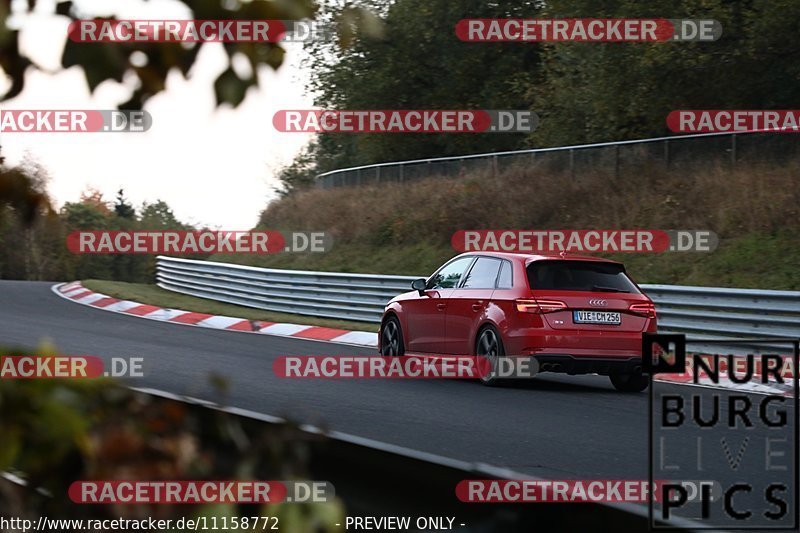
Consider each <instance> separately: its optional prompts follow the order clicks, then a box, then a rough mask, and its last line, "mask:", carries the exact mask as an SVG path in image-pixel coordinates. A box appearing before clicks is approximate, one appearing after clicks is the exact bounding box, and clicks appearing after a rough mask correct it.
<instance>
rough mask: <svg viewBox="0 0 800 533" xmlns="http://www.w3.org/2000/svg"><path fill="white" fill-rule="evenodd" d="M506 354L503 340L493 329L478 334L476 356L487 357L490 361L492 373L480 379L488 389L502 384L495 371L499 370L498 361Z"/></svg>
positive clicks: (486, 329)
mask: <svg viewBox="0 0 800 533" xmlns="http://www.w3.org/2000/svg"><path fill="white" fill-rule="evenodd" d="M505 354H506V350H505V348H504V347H503V339H501V338H500V334H499V333H497V331H496V330H495V329H494V328H493V327H487V328H484V329H482V330H481V332H480V334H478V340H477V341H476V342H475V355H477V356H479V357H486V358H487V359H488V360H489V368H490V369H491V371H490V372H489V373H488V374H486V375H483V376H481V377H480V380H481V383H483V384H484V385H486V386H487V387H495V386H497V385H499V384H500V379H498V378H497V377H496V376H495V373H494V369H495V368H497V361H498V359H499V358H500V357H503V356H504V355H505Z"/></svg>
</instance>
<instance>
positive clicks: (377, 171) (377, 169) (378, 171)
mask: <svg viewBox="0 0 800 533" xmlns="http://www.w3.org/2000/svg"><path fill="white" fill-rule="evenodd" d="M375 182H376V183H378V184H380V182H381V167H375Z"/></svg>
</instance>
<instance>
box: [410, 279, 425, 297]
mask: <svg viewBox="0 0 800 533" xmlns="http://www.w3.org/2000/svg"><path fill="white" fill-rule="evenodd" d="M427 284H428V280H426V279H425V278H419V279H415V280H414V281H412V282H411V288H412V289H414V290H415V291H417V292H418V293H419V295H420V296H423V295H424V294H425V287H426V286H427Z"/></svg>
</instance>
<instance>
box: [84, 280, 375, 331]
mask: <svg viewBox="0 0 800 533" xmlns="http://www.w3.org/2000/svg"><path fill="white" fill-rule="evenodd" d="M82 283H83V286H84V287H86V288H87V289H90V290H93V291H95V292H100V293H103V294H106V295H108V296H112V297H114V298H122V299H125V300H132V301H135V302H140V303H143V304H150V305H155V306H158V307H165V308H168V309H181V310H185V311H194V312H195V313H207V314H209V315H225V316H231V317H236V318H245V319H248V320H262V321H265V322H288V323H292V324H304V325H309V326H321V327H326V328H336V329H346V330H357V331H377V325H376V324H370V323H368V322H354V321H350V320H334V319H328V318H316V317H311V316H304V315H293V314H289V313H275V312H272V311H264V310H262V309H254V308H251V307H242V306H239V305H231V304H226V303H222V302H215V301H213V300H206V299H204V298H196V297H194V296H188V295H186V294H179V293H176V292H171V291H166V290H164V289H162V288H161V287H158V286H157V285H148V284H144V283H125V282H121V281H105V280H99V279H87V280H84V281H82Z"/></svg>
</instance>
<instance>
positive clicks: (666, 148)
mask: <svg viewBox="0 0 800 533" xmlns="http://www.w3.org/2000/svg"><path fill="white" fill-rule="evenodd" d="M664 166H665V167H667V169H669V141H664Z"/></svg>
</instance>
